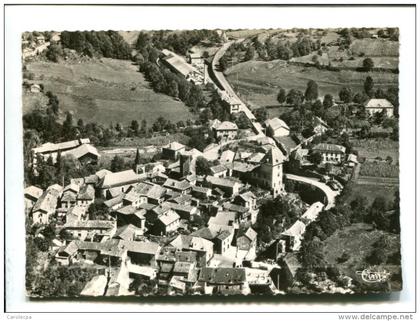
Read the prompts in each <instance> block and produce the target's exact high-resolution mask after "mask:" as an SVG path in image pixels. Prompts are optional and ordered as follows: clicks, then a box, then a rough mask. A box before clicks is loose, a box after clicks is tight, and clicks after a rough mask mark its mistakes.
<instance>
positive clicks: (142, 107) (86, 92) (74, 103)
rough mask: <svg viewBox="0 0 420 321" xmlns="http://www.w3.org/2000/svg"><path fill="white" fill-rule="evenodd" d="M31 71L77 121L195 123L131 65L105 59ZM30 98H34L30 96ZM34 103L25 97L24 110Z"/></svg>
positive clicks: (43, 65) (30, 67) (31, 67)
mask: <svg viewBox="0 0 420 321" xmlns="http://www.w3.org/2000/svg"><path fill="white" fill-rule="evenodd" d="M27 67H28V71H30V72H33V73H34V74H35V81H37V82H40V83H42V84H44V88H45V92H46V91H51V92H53V93H54V94H56V95H57V96H58V98H59V100H60V108H61V110H64V111H72V112H73V113H74V116H75V118H76V119H78V118H83V119H84V120H85V122H88V121H89V120H95V121H96V122H98V123H102V124H105V125H109V124H110V123H111V122H112V123H114V124H115V123H117V122H120V123H122V124H125V125H127V124H129V123H130V122H131V121H132V120H133V119H135V120H137V121H139V122H140V120H142V119H146V120H147V122H148V124H149V125H151V124H152V123H153V122H154V120H155V119H156V118H158V117H159V116H163V117H165V118H166V119H169V120H171V121H172V122H177V121H179V120H183V121H185V120H187V119H194V118H195V116H194V115H193V114H191V113H190V111H189V110H188V107H187V106H185V104H184V103H182V102H179V101H175V100H174V99H173V98H171V97H169V96H166V95H164V94H159V93H155V92H154V91H153V90H152V89H150V87H149V84H148V82H147V81H146V80H145V79H144V77H143V75H142V74H141V73H139V72H137V66H134V65H132V63H131V62H130V61H124V60H115V59H106V58H104V59H101V60H100V61H91V62H86V63H80V64H56V63H51V62H34V63H30V64H28V66H27ZM27 95H30V94H29V93H28V94H27ZM30 101H31V100H28V99H26V98H25V97H24V99H23V102H24V106H23V110H24V111H28V110H29V109H30V107H31V106H28V103H30Z"/></svg>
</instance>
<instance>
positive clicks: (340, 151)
mask: <svg viewBox="0 0 420 321" xmlns="http://www.w3.org/2000/svg"><path fill="white" fill-rule="evenodd" d="M312 152H313V153H320V154H321V156H322V162H324V163H332V164H339V163H341V162H342V161H343V160H344V156H345V154H346V148H345V147H344V146H340V145H336V144H326V143H320V144H317V145H315V146H314V147H313V148H312Z"/></svg>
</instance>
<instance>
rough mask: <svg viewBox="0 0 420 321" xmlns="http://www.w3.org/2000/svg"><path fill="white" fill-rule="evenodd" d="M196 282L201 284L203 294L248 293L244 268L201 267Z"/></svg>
mask: <svg viewBox="0 0 420 321" xmlns="http://www.w3.org/2000/svg"><path fill="white" fill-rule="evenodd" d="M198 282H199V283H201V284H202V286H203V288H204V293H205V294H248V293H249V287H248V284H247V282H246V274H245V269H244V268H212V267H205V268H202V269H201V272H200V275H199V277H198Z"/></svg>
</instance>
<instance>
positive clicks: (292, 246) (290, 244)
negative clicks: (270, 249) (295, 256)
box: [280, 220, 306, 252]
mask: <svg viewBox="0 0 420 321" xmlns="http://www.w3.org/2000/svg"><path fill="white" fill-rule="evenodd" d="M305 230H306V225H305V223H303V222H302V221H300V220H297V221H296V222H295V223H294V224H293V225H292V226H291V227H290V228H289V229H287V230H286V231H284V232H283V233H281V236H280V239H281V240H284V241H285V243H283V244H284V245H285V248H284V250H285V251H286V252H296V251H299V249H300V246H301V241H302V238H303V234H304V233H305Z"/></svg>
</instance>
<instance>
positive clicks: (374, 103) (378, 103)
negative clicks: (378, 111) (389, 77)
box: [365, 98, 394, 108]
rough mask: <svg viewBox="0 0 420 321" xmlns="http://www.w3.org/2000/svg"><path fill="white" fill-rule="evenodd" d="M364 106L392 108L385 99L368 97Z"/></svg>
mask: <svg viewBox="0 0 420 321" xmlns="http://www.w3.org/2000/svg"><path fill="white" fill-rule="evenodd" d="M365 107H366V108H394V106H393V105H392V104H391V102H390V101H389V100H387V99H377V98H373V99H369V101H368V102H367V103H366V104H365Z"/></svg>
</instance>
